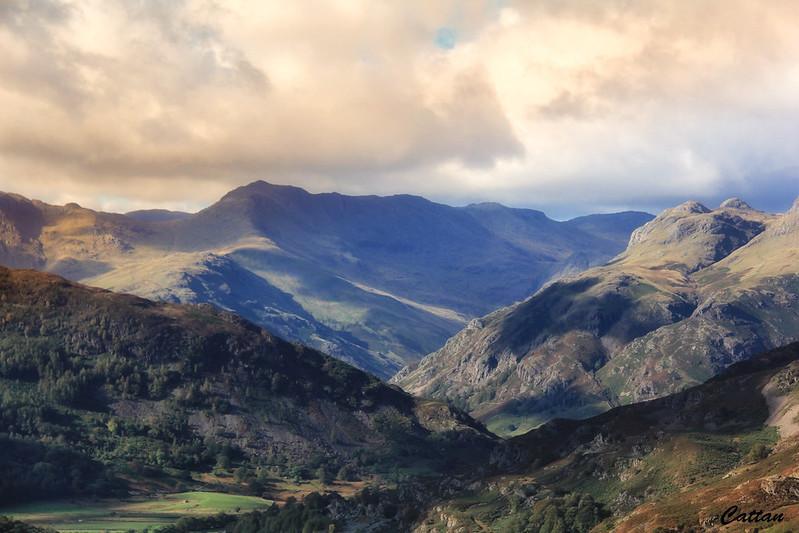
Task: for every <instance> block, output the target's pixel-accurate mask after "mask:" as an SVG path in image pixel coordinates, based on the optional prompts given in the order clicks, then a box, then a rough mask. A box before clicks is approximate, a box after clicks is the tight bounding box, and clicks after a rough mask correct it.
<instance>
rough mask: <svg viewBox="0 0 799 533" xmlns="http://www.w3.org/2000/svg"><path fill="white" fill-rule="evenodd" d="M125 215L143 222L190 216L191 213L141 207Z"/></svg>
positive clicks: (164, 220) (179, 218)
mask: <svg viewBox="0 0 799 533" xmlns="http://www.w3.org/2000/svg"><path fill="white" fill-rule="evenodd" d="M125 216H128V217H130V218H132V219H134V220H139V221H141V222H166V221H169V220H181V219H184V218H189V217H190V216H191V213H184V212H183V211H170V210H168V209H140V210H138V211H128V212H127V213H125Z"/></svg>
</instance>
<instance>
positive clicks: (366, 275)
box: [0, 182, 651, 378]
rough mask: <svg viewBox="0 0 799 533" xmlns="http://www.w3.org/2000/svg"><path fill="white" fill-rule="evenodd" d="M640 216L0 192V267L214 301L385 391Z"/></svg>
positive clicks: (345, 199)
mask: <svg viewBox="0 0 799 533" xmlns="http://www.w3.org/2000/svg"><path fill="white" fill-rule="evenodd" d="M650 219H651V216H649V215H647V214H645V213H634V212H628V213H619V214H614V215H599V216H588V217H581V218H579V219H575V220H573V221H568V222H558V221H555V220H551V219H549V218H547V217H546V216H545V215H544V214H543V213H541V212H539V211H533V210H529V209H510V208H507V207H504V206H502V205H499V204H476V205H471V206H467V207H462V208H455V207H450V206H446V205H442V204H437V203H433V202H430V201H428V200H425V199H424V198H419V197H415V196H408V195H398V196H391V197H377V196H344V195H340V194H335V193H331V194H310V193H308V192H306V191H304V190H302V189H299V188H296V187H287V186H279V185H272V184H269V183H265V182H255V183H252V184H250V185H248V186H245V187H241V188H238V189H236V190H234V191H231V192H230V193H228V194H226V195H225V196H224V197H223V198H222V199H220V201H219V202H217V203H216V204H214V205H212V206H210V207H208V208H207V209H205V210H203V211H201V212H199V213H196V214H193V215H190V214H187V213H179V212H168V211H157V210H156V211H139V212H133V213H130V214H129V215H127V216H125V215H115V214H109V213H98V212H95V211H91V210H89V209H84V208H81V207H80V206H78V205H77V204H73V205H69V206H63V207H59V206H51V205H47V204H44V203H42V202H38V201H30V200H27V199H25V198H22V197H20V196H15V195H2V194H0V263H2V264H5V265H9V266H14V267H31V268H36V269H41V270H47V271H51V272H55V273H58V274H60V275H63V276H66V277H68V278H69V279H72V280H75V281H80V282H83V283H87V284H89V285H94V286H99V287H104V288H108V289H113V290H118V291H125V292H130V293H134V294H137V295H140V296H144V297H148V298H156V299H164V300H167V301H181V302H191V303H212V304H214V305H217V306H221V307H223V308H225V309H228V310H231V311H234V312H236V313H239V314H241V315H243V316H245V317H246V318H248V319H250V320H253V321H254V322H257V323H258V324H260V325H262V326H264V327H267V328H269V329H270V330H272V331H274V332H276V333H278V334H279V335H281V336H284V337H285V338H287V339H289V340H292V341H299V342H302V343H304V344H306V345H309V346H312V347H314V348H317V349H320V350H324V351H325V352H328V353H330V354H332V355H334V356H336V357H339V358H341V359H343V360H345V361H347V362H349V363H352V364H354V365H356V366H358V367H359V368H362V369H364V370H367V371H369V372H371V373H373V374H375V375H377V376H379V377H383V378H387V377H389V376H391V375H392V374H393V373H395V372H396V371H397V370H398V369H400V368H401V367H402V366H404V365H405V364H408V363H413V362H415V361H418V360H419V359H420V358H421V357H422V356H424V355H426V354H427V353H430V352H432V351H434V350H436V349H438V348H440V347H441V345H442V344H443V343H444V341H445V340H446V339H447V338H449V337H450V336H451V335H453V334H454V333H456V332H457V331H458V330H459V329H460V328H461V327H462V326H463V324H464V323H465V322H466V321H467V320H468V319H469V318H472V317H474V316H477V315H480V314H484V313H487V312H489V311H491V310H493V309H496V308H497V307H500V306H503V305H508V304H509V303H512V302H514V301H518V300H519V299H521V298H523V297H525V296H526V295H527V294H529V293H530V292H532V291H534V290H536V289H537V288H538V287H540V286H541V285H542V284H543V283H545V282H547V281H548V280H551V279H554V278H557V277H559V276H561V275H563V274H564V273H567V274H573V273H575V272H579V271H582V270H584V269H585V268H588V267H589V266H592V265H596V264H600V263H602V262H604V261H605V260H607V259H609V258H610V257H612V256H613V255H615V254H617V253H618V252H619V251H621V250H622V249H623V248H624V245H625V244H626V241H627V240H628V238H629V234H630V232H631V231H632V230H633V229H635V228H636V227H638V226H640V225H641V224H643V223H644V222H646V221H648V220H650Z"/></svg>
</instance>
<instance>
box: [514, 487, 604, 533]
mask: <svg viewBox="0 0 799 533" xmlns="http://www.w3.org/2000/svg"><path fill="white" fill-rule="evenodd" d="M512 507H516V508H515V509H513V508H512V511H511V512H512V513H513V519H512V522H513V523H512V524H510V525H509V527H511V528H512V530H513V531H524V532H530V533H588V532H589V531H591V529H593V527H594V526H595V525H597V524H598V523H599V522H601V521H602V520H603V519H604V517H605V516H607V514H606V513H605V512H604V511H603V509H602V506H601V505H600V504H598V503H597V502H596V501H594V499H593V498H592V497H591V496H590V495H589V494H578V493H569V494H567V495H565V496H560V497H546V498H542V499H541V500H539V501H536V502H535V503H534V504H533V506H532V508H531V509H530V508H525V509H519V508H518V507H517V506H512Z"/></svg>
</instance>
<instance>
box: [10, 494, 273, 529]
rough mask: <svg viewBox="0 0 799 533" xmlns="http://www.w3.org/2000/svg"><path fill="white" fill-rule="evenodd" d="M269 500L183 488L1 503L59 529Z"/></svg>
mask: <svg viewBox="0 0 799 533" xmlns="http://www.w3.org/2000/svg"><path fill="white" fill-rule="evenodd" d="M271 504H272V502H271V501H270V500H264V499H262V498H256V497H254V496H238V495H235V494H223V493H219V492H182V493H179V494H167V495H163V496H158V497H155V498H151V499H146V500H145V499H130V500H101V501H80V500H75V501H61V502H46V503H33V504H27V505H21V506H17V507H0V515H6V516H12V517H14V518H15V519H17V520H22V521H23V522H28V523H31V524H35V525H39V526H47V527H50V528H53V529H57V530H58V531H75V532H77V531H128V530H131V529H134V530H137V531H141V530H144V529H150V530H152V529H154V528H157V527H160V526H164V525H168V524H172V523H174V522H175V521H177V519H178V518H180V517H182V516H205V515H212V514H216V513H220V512H227V513H231V514H235V513H237V512H245V511H252V510H254V509H263V508H266V507H269V506H270V505H271Z"/></svg>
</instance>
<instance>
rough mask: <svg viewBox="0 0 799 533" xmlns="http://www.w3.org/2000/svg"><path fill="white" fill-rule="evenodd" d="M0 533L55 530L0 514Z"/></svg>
mask: <svg viewBox="0 0 799 533" xmlns="http://www.w3.org/2000/svg"><path fill="white" fill-rule="evenodd" d="M0 533H55V530H53V529H43V528H40V527H36V526H33V525H31V524H26V523H25V522H20V521H19V520H14V519H12V518H9V517H7V516H0Z"/></svg>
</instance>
